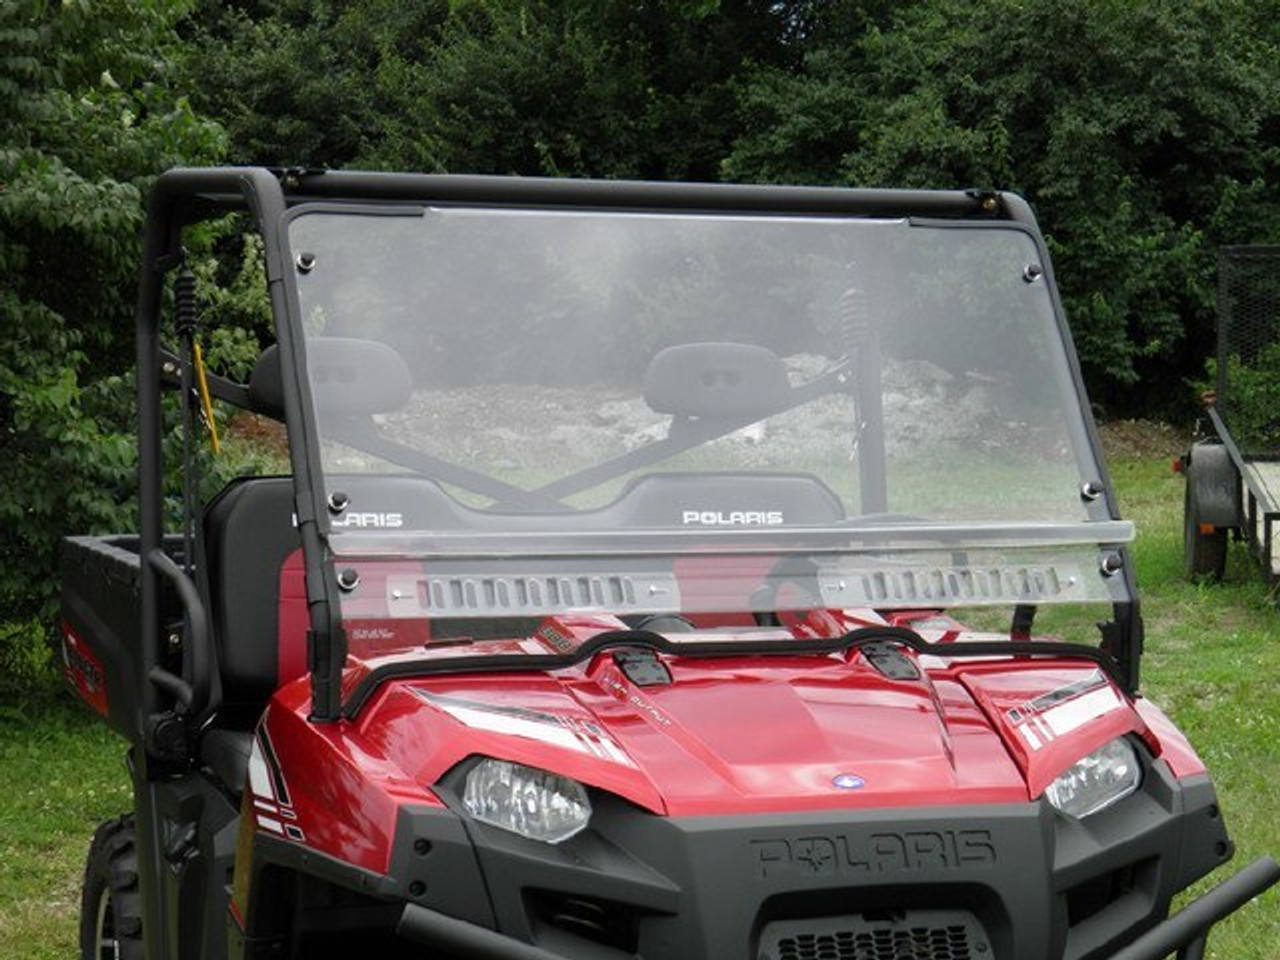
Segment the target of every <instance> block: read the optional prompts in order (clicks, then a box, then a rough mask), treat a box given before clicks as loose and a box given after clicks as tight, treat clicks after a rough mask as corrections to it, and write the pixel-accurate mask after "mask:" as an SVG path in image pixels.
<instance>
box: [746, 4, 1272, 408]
mask: <svg viewBox="0 0 1280 960" xmlns="http://www.w3.org/2000/svg"><path fill="white" fill-rule="evenodd" d="M819 20H820V22H819V25H818V27H816V28H815V29H814V31H813V32H812V34H811V35H812V37H813V38H814V39H813V42H812V43H811V44H809V45H807V48H806V49H805V53H804V59H803V65H802V67H801V69H800V70H798V71H796V70H779V69H766V70H759V71H755V72H754V74H753V75H752V76H750V77H749V79H748V80H747V82H745V83H744V85H743V92H742V105H743V114H742V115H743V122H744V130H743V132H742V135H741V136H740V137H739V139H738V140H737V142H736V143H735V145H734V149H733V151H732V152H731V153H730V154H729V156H728V158H727V159H726V161H725V164H724V172H725V174H726V175H727V176H728V177H730V178H733V179H749V180H794V179H804V180H809V181H814V182H826V183H842V184H851V185H860V186H908V187H910V186H915V187H956V186H969V185H975V186H984V187H987V186H993V187H1001V188H1008V189H1013V190H1016V191H1019V192H1022V193H1025V194H1026V195H1027V196H1029V197H1030V198H1032V200H1033V201H1035V203H1036V205H1037V209H1038V216H1039V219H1040V221H1041V223H1042V225H1043V226H1044V227H1045V229H1046V232H1047V233H1048V234H1049V241H1050V249H1051V251H1052V253H1053V255H1054V258H1055V260H1056V262H1057V267H1058V273H1059V276H1060V280H1061V284H1062V289H1063V295H1064V300H1065V303H1066V307H1067V312H1068V316H1069V318H1070V319H1071V321H1072V327H1073V329H1074V331H1075V334H1076V341H1077V346H1078V348H1079V351H1080V354H1081V359H1082V361H1083V364H1084V367H1085V372H1086V376H1087V377H1088V379H1089V381H1090V385H1091V387H1092V388H1093V393H1094V395H1095V399H1097V400H1105V401H1106V402H1107V403H1108V404H1114V405H1116V406H1124V407H1126V408H1128V409H1130V410H1135V409H1136V410H1141V409H1143V408H1144V407H1146V408H1150V407H1152V406H1156V407H1159V406H1161V405H1162V404H1163V405H1167V404H1169V403H1170V402H1171V401H1173V400H1174V398H1175V391H1176V387H1177V384H1179V383H1180V382H1181V376H1186V375H1188V374H1190V373H1192V372H1193V371H1194V370H1195V369H1197V368H1198V367H1199V366H1200V360H1199V357H1202V356H1203V355H1204V354H1205V353H1206V352H1208V349H1207V348H1208V346H1209V344H1210V342H1211V336H1212V329H1213V290H1214V283H1213V250H1214V248H1215V247H1216V246H1217V245H1218V244H1220V243H1227V242H1245V241H1247V240H1254V239H1265V238H1267V237H1271V238H1272V239H1274V238H1276V237H1277V236H1280V197H1277V195H1276V193H1275V191H1274V189H1272V190H1268V189H1267V187H1266V184H1267V183H1274V182H1275V178H1276V175H1277V173H1278V172H1280V169H1278V168H1280V147H1278V146H1277V139H1276V137H1275V135H1274V134H1275V131H1276V130H1277V129H1280V82H1278V81H1280V50H1278V49H1277V40H1278V39H1280V33H1278V32H1277V28H1276V26H1275V21H1274V19H1268V18H1267V17H1265V16H1264V15H1263V14H1262V12H1261V9H1260V8H1259V7H1257V5H1253V4H1248V3H1245V2H1228V3H1219V2H1208V0H1197V2H1191V3H1179V4H1173V3H1153V4H1133V3H1127V2H1122V0H1111V2H1103V3H1097V2H1092V0H1069V2H1065V3H1064V2H1062V0H1030V2H1022V0H1001V2H995V3H987V4H970V3H967V2H964V0H930V2H922V3H913V4H910V5H908V6H906V7H903V8H900V9H899V10H897V11H896V12H895V13H894V14H893V15H892V16H891V17H888V18H881V19H880V20H879V21H878V22H874V21H873V22H872V23H871V28H870V29H867V23H866V22H865V21H857V20H855V19H853V18H847V16H846V14H845V13H844V12H837V13H834V14H833V15H832V16H830V17H820V18H819ZM846 25H848V26H846ZM1246 197H1247V198H1248V199H1247V200H1246V199H1245V198H1246ZM1171 368H1172V369H1171ZM1170 373H1174V374H1175V376H1172V377H1170V376H1169V374H1170ZM1178 374H1180V375H1181V376H1178ZM1153 381H1154V382H1155V383H1156V384H1164V385H1165V386H1164V387H1163V389H1161V388H1160V387H1158V386H1157V387H1155V388H1154V389H1149V390H1137V389H1135V388H1136V387H1138V385H1139V384H1149V383H1152V382H1153ZM1165 409H1168V407H1167V406H1166V407H1165Z"/></svg>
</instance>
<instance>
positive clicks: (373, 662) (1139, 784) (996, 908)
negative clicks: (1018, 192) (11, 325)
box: [63, 169, 1280, 960]
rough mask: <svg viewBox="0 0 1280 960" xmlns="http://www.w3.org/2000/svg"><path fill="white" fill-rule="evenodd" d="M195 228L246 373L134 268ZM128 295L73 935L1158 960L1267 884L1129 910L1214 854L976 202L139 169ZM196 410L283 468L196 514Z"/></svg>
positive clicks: (1201, 786) (991, 225)
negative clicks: (170, 478) (107, 785)
mask: <svg viewBox="0 0 1280 960" xmlns="http://www.w3.org/2000/svg"><path fill="white" fill-rule="evenodd" d="M230 212H242V213H247V214H249V216H250V218H251V219H252V221H253V224H254V226H255V227H256V228H257V230H258V231H259V233H260V235H261V237H262V241H263V249H264V251H265V259H266V264H265V274H266V283H267V287H268V290H269V294H270V302H271V305H272V310H273V315H274V328H275V329H274V333H275V340H274V342H272V343H266V344H263V345H262V346H263V347H264V349H263V350H262V353H261V355H260V357H259V358H258V360H257V362H256V364H255V365H254V367H253V370H252V374H251V376H249V378H248V381H247V383H237V382H232V381H230V380H226V379H222V378H220V377H216V376H213V375H212V374H209V373H208V372H207V371H204V370H203V368H202V366H201V362H200V352H199V351H198V349H196V348H197V345H198V337H197V333H196V327H197V324H196V321H195V318H196V310H195V305H194V303H193V300H192V291H191V285H190V282H189V281H188V280H187V279H185V278H184V277H183V275H182V273H181V271H180V267H181V264H182V259H183V254H182V237H183V231H184V230H185V229H186V228H188V227H190V226H192V225H194V224H197V223H200V222H202V221H205V220H208V219H211V218H216V217H220V216H223V215H225V214H227V213H230ZM170 277H176V279H174V281H173V283H174V288H175V289H174V296H173V303H174V304H175V314H176V323H175V325H174V329H175V330H176V331H177V333H178V335H179V338H180V341H181V342H180V343H179V344H177V345H175V346H176V347H177V350H176V352H174V353H170V352H167V351H165V350H164V349H163V348H162V346H161V343H160V331H161V329H162V326H161V306H162V304H164V303H165V302H166V297H165V284H166V282H167V281H168V279H169V278H170ZM139 291H140V292H139V304H138V320H137V324H138V325H137V331H138V335H137V345H138V358H137V363H138V368H137V369H138V404H139V453H140V457H139V460H140V490H141V509H140V517H141V528H140V532H139V534H138V535H136V536H116V537H74V538H70V539H68V540H67V541H66V543H65V545H64V554H63V555H64V561H63V564H64V567H63V569H64V587H63V627H64V638H63V655H64V662H65V666H66V676H67V680H68V682H69V683H70V684H71V685H72V686H73V688H74V689H75V690H76V692H77V693H78V694H79V695H80V696H81V697H82V698H83V699H84V701H85V703H86V704H87V705H88V706H89V708H90V709H92V710H93V711H94V712H95V713H97V714H98V715H99V716H100V717H101V718H102V720H103V721H104V722H105V723H107V724H108V725H110V726H111V728H112V729H114V730H115V731H117V732H118V733H119V734H120V735H121V736H122V738H123V739H124V740H125V741H126V742H127V744H128V753H127V757H128V768H129V775H130V778H131V782H132V786H133V798H134V803H133V809H132V810H130V811H127V812H124V814H123V815H122V816H121V817H119V818H117V819H115V820H112V821H109V822H107V823H105V824H103V825H102V827H101V828H100V829H99V830H98V832H97V835H96V836H95V838H94V842H93V844H92V846H91V849H90V852H89V857H88V863H87V867H86V873H85V887H84V895H83V907H82V925H81V956H82V958H83V960H211V958H223V957H227V958H231V960H297V958H309V960H327V958H332V960H347V958H349V957H351V956H353V955H355V954H357V953H358V954H363V955H374V956H379V957H387V958H437V957H466V958H487V960H818V958H821V960H828V958H832V960H867V958H873V960H1103V958H1107V960H1160V958H1163V957H1164V956H1165V955H1166V954H1168V953H1170V952H1172V951H1177V952H1178V953H1179V956H1180V957H1181V958H1183V960H1190V958H1199V957H1202V956H1203V955H1204V949H1205V943H1206V937H1207V935H1208V930H1209V928H1210V927H1211V926H1212V924H1213V923H1215V922H1216V921H1217V920H1219V919H1221V918H1222V917H1223V916H1225V915H1227V914H1228V913H1230V912H1232V911H1233V910H1235V909H1237V908H1238V907H1239V906H1241V905H1242V904H1243V903H1245V902H1247V901H1248V900H1249V899H1250V898H1252V897H1254V896H1257V895H1258V894H1259V893H1262V892H1263V891H1265V890H1267V889H1268V888H1269V887H1270V886H1271V885H1273V884H1274V883H1275V882H1276V880H1277V878H1278V877H1280V866H1277V864H1276V863H1275V862H1274V861H1273V860H1271V859H1269V858H1263V859H1261V860H1259V861H1257V862H1255V863H1254V864H1252V865H1250V866H1247V867H1245V868H1244V869H1242V870H1241V871H1240V872H1239V873H1237V874H1236V875H1235V876H1234V877H1232V878H1231V879H1229V880H1226V881H1225V882H1223V883H1221V884H1219V885H1218V886H1217V887H1215V888H1213V889H1212V890H1210V891H1208V892H1206V893H1204V894H1203V895H1202V896H1201V897H1200V898H1199V899H1197V900H1196V901H1194V902H1193V903H1192V904H1190V905H1189V906H1188V907H1186V908H1185V909H1184V910H1183V911H1182V912H1180V913H1178V914H1177V915H1176V916H1173V917H1169V916H1168V913H1169V908H1170V903H1171V901H1172V899H1173V898H1174V896H1175V895H1177V894H1178V893H1179V892H1181V891H1183V890H1185V889H1186V888H1187V887H1189V886H1190V885H1191V884H1193V883H1195V882H1196V881H1197V880H1199V879H1200V878H1202V877H1204V876H1206V875H1207V874H1209V873H1210V872H1212V871H1214V870H1215V869H1217V868H1218V867H1220V866H1222V865H1223V864H1225V863H1226V862H1227V861H1228V860H1229V859H1230V857H1231V855H1232V844H1231V841H1230V839H1229V837H1228V834H1227V831H1226V827H1225V825H1224V818H1223V815H1222V812H1221V810H1220V809H1219V806H1218V801H1217V798H1216V795H1215V792H1214V788H1213V785H1212V782H1211V781H1210V779H1209V776H1208V773H1207V771H1206V770H1205V768H1204V765H1203V764H1202V763H1201V761H1200V759H1199V758H1198V757H1197V756H1196V754H1195V751H1194V749H1193V748H1192V747H1191V745H1190V744H1189V743H1188V742H1187V740H1186V739H1185V737H1184V736H1183V735H1182V734H1181V733H1180V732H1179V731H1178V730H1177V729H1176V727H1174V725H1173V724H1172V723H1171V722H1170V720H1169V719H1168V718H1167V717H1166V716H1165V715H1164V714H1163V713H1162V712H1161V711H1160V709H1159V708H1158V707H1157V706H1155V705H1154V704H1152V703H1151V702H1150V701H1149V700H1147V699H1145V698H1144V697H1142V696H1141V695H1140V693H1139V681H1140V676H1139V667H1140V655H1141V650H1142V640H1143V621H1142V617H1141V614H1140V609H1139V600H1138V594H1137V584H1136V581H1135V579H1134V573H1133V565H1132V563H1131V561H1130V557H1129V544H1130V542H1131V541H1132V538H1133V534H1134V531H1133V527H1132V525H1131V524H1129V523H1127V522H1126V521H1124V520H1123V519H1122V518H1121V517H1120V515H1119V512H1118V508H1117V505H1116V501H1115V498H1114V496H1113V494H1112V491H1111V485H1110V482H1109V480H1108V476H1107V471H1106V467H1105V465H1104V464H1103V462H1102V458H1101V453H1100V445H1099V442H1098V437H1097V433H1096V430H1095V428H1094V424H1093V422H1092V419H1091V416H1090V413H1089V405H1088V403H1087V401H1086V398H1085V395H1084V391H1083V386H1082V381H1081V377H1080V371H1079V368H1078V365H1077V362H1076V359H1075V354H1074V351H1073V348H1072V345H1071V339H1070V335H1069V332H1068V329H1067V326H1066V323H1065V320H1064V317H1063V314H1062V309H1061V304H1060V303H1059V300H1058V296H1057V293H1056V288H1055V286H1054V283H1053V275H1052V270H1051V268H1050V264H1049V258H1048V253H1047V250H1046V248H1045V244H1044V241H1043V238H1042V237H1041V235H1040V232H1039V230H1038V228H1037V226H1036V223H1035V220H1034V218H1033V216H1032V214H1031V211H1030V208H1029V207H1028V206H1027V204H1026V203H1025V202H1024V201H1022V200H1021V199H1020V198H1019V197H1017V196H1014V195H1011V194H997V193H980V192H960V191H955V192H915V191H860V190H826V189H805V188H789V187H747V186H706V185H688V184H642V183H616V182H610V183H599V182H584V181H543V180H524V179H502V178H483V177H481V178H475V177H449V176H417V175H400V174H360V173H346V172H334V173H311V172H305V171H297V172H273V171H268V170H263V169H209V170H175V171H171V172H169V173H166V174H165V175H163V176H162V177H160V178H159V180H158V182H157V184H156V187H155V189H154V191H153V193H152V196H151V200H150V206H149V211H148V217H147V229H146V241H145V247H144V260H143V264H142V271H141V281H140V288H139ZM169 384H175V385H176V387H177V389H178V393H179V399H180V402H179V404H178V405H177V406H178V410H177V413H176V414H175V413H173V412H172V411H171V412H170V414H169V415H168V416H169V417H173V416H177V417H179V418H180V419H181V421H182V423H183V433H184V436H185V437H186V440H187V442H186V443H185V444H184V445H183V446H184V451H185V454H184V456H185V459H186V461H187V462H185V463H183V464H182V467H183V469H182V470H181V476H182V487H183V489H181V490H175V489H172V487H166V485H165V482H164V477H165V472H164V470H163V469H162V466H163V465H162V452H163V450H164V445H162V443H161V437H162V436H163V433H164V423H165V421H166V416H165V413H164V411H165V404H163V403H162V392H163V390H164V388H165V387H166V385H169ZM206 393H207V394H209V395H212V396H213V397H216V398H218V400H219V401H220V402H223V403H227V404H230V405H231V406H232V407H235V408H238V410H239V411H240V412H239V413H238V414H236V416H237V417H252V418H257V419H255V420H254V421H253V422H254V423H258V421H259V420H261V421H262V422H265V423H270V422H272V421H275V422H277V423H279V424H282V425H283V428H282V429H283V430H284V435H285V436H286V437H287V454H288V456H287V460H285V461H283V462H279V463H277V464H276V469H275V471H274V472H272V471H268V472H260V473H255V474H252V475H245V476H241V477H238V478H236V479H234V480H232V481H231V482H230V483H228V484H227V485H226V486H225V487H224V488H223V489H222V490H220V491H218V492H217V493H216V494H215V495H213V496H211V497H209V498H207V501H205V502H202V498H201V496H200V492H201V490H200V483H199V478H198V475H197V474H198V471H197V470H196V469H195V467H196V462H195V457H194V451H195V449H196V448H197V447H198V445H199V442H200V439H199V437H198V436H197V432H198V426H197V423H196V421H197V417H196V416H195V414H196V412H197V409H198V407H199V406H200V405H202V403H203V404H207V403H208V402H210V401H208V400H207V399H205V400H201V399H198V398H200V397H201V395H202V394H206ZM175 514H180V516H181V521H180V522H174V521H173V520H172V519H170V522H169V523H166V522H165V521H166V517H170V518H172V517H173V516H174V515H175ZM1048 606H1054V607H1057V608H1058V610H1059V612H1062V613H1063V616H1068V614H1069V611H1071V610H1077V611H1078V613H1079V615H1078V616H1076V617H1075V619H1074V620H1068V621H1062V622H1071V623H1074V624H1075V625H1074V626H1072V627H1069V628H1068V636H1067V638H1066V640H1065V641H1064V640H1060V639H1054V638H1051V637H1046V636H1042V635H1038V634H1037V633H1036V614H1037V610H1038V609H1040V608H1042V607H1048ZM961 617H964V618H966V619H968V618H969V617H974V618H977V619H978V620H981V621H982V622H983V623H984V624H985V626H984V627H983V628H982V629H978V628H975V627H969V626H965V625H964V623H963V622H962V620H961V619H960V618H961Z"/></svg>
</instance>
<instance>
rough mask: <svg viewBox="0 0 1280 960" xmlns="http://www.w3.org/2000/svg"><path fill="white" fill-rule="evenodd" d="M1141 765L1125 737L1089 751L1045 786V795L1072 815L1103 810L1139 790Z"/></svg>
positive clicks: (1052, 802)
mask: <svg viewBox="0 0 1280 960" xmlns="http://www.w3.org/2000/svg"><path fill="white" fill-rule="evenodd" d="M1141 782H1142V768H1141V767H1140V766H1139V765H1138V755H1137V754H1136V753H1135V752H1134V750H1133V747H1132V746H1130V745H1129V742H1128V741H1127V740H1124V739H1119V740H1112V741H1111V742H1110V743H1108V744H1107V745H1106V746H1104V747H1101V748H1099V749H1097V750H1095V751H1093V753H1091V754H1089V755H1088V756H1087V757H1085V758H1084V759H1083V760H1081V761H1080V762H1079V763H1077V764H1076V765H1075V766H1073V767H1071V768H1070V769H1069V770H1067V771H1066V772H1065V773H1063V774H1062V775H1061V776H1059V777H1058V779H1056V780H1054V781H1053V783H1051V784H1049V786H1048V787H1047V788H1046V789H1045V791H1044V795H1045V798H1046V799H1047V800H1048V801H1049V802H1050V803H1051V804H1053V805H1054V806H1055V807H1057V808H1058V809H1059V810H1061V811H1062V812H1063V813H1065V814H1067V815H1068V816H1071V817H1077V818H1079V817H1087V816H1089V814H1091V813H1097V812H1098V811H1099V810H1105V809H1106V808H1107V807H1109V806H1111V805H1112V804H1113V803H1116V802H1117V801H1119V800H1123V799H1124V798H1125V797H1127V796H1129V794H1131V793H1133V792H1134V791H1135V790H1137V789H1138V784H1139V783H1141Z"/></svg>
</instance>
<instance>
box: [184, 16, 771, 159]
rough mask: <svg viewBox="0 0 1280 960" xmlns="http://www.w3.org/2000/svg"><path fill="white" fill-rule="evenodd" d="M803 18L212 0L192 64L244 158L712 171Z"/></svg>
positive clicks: (199, 26)
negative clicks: (759, 79) (751, 69)
mask: <svg viewBox="0 0 1280 960" xmlns="http://www.w3.org/2000/svg"><path fill="white" fill-rule="evenodd" d="M793 28H794V17H792V16H791V15H790V13H789V11H788V10H787V9H785V7H784V6H783V5H778V4H774V3H769V2H764V0H736V2H728V0H725V2H715V0H651V2H646V3H640V4H637V3H633V2H629V0H567V2H565V0H531V2H518V3H517V2H510V0H452V2H445V0H437V2H434V3H423V4H412V5H404V4H399V3H392V2H390V0H364V2H361V3H353V4H336V3H330V2H320V3H311V2H306V3H304V2H302V0H285V2H283V3H280V4H273V5H265V4H262V5H258V4H237V5H232V6H227V5H224V4H221V3H213V2H206V3H204V4H202V6H201V8H200V13H199V15H198V16H196V17H193V18H192V19H191V26H190V27H189V31H190V34H191V36H192V39H193V41H194V42H193V44H192V47H191V49H190V51H189V55H188V58H187V60H186V68H187V70H188V71H189V73H190V75H191V76H192V77H193V89H194V90H196V91H198V92H197V94H196V96H197V103H198V104H199V106H200V107H201V109H203V110H205V111H207V112H209V113H210V114H212V115H215V116H218V117H220V118H222V119H223V120H224V121H225V123H226V124H227V127H228V130H229V131H230V133H231V136H232V142H233V155H234V156H235V157H236V159H238V160H241V161H245V162H255V163H271V164H277V165H325V166H348V165H349V166H354V167H366V168H374V169H400V170H417V171H425V172H435V171H450V172H455V173H503V174H506V173H516V174H524V175H531V174H542V175H553V176H583V175H593V176H603V177H636V176H639V177H650V178H669V179H707V178H709V177H713V176H714V175H715V171H716V169H717V166H718V164H719V162H720V159H721V157H722V156H723V155H724V153H725V151H727V150H728V149H729V145H730V143H731V141H732V137H733V133H734V130H735V128H736V118H735V112H736V111H735V100H736V95H735V87H734V84H735V83H736V78H737V76H738V75H739V74H740V72H741V71H742V69H743V68H744V66H745V65H746V64H748V63H761V64H773V63H782V62H784V61H786V60H787V59H789V58H790V56H791V52H790V50H789V48H788V47H787V46H786V44H785V42H784V41H785V38H786V36H787V35H788V31H790V30H792V29H793Z"/></svg>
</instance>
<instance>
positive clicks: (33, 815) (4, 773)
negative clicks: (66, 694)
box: [0, 704, 131, 960]
mask: <svg viewBox="0 0 1280 960" xmlns="http://www.w3.org/2000/svg"><path fill="white" fill-rule="evenodd" d="M29 712H30V716H29V717H23V716H22V714H21V712H20V711H15V710H6V711H5V712H4V714H3V715H2V717H0V945H2V946H0V954H3V955H4V956H5V957H11V958H13V960H28V958H30V960H46V958H47V960H53V958H55V957H56V958H62V960H69V958H71V957H76V956H79V953H78V948H77V943H76V930H77V923H78V920H79V914H80V878H81V874H82V872H83V870H84V856H85V852H86V851H87V850H88V846H89V838H90V837H91V836H92V835H93V831H94V829H95V828H96V827H97V825H98V824H99V823H100V822H101V821H103V820H106V819H108V818H109V817H112V816H115V815H117V814H119V813H121V812H123V811H125V810H127V809H128V808H129V807H130V804H131V801H130V794H129V788H128V781H127V775H126V773H125V768H124V763H123V757H124V744H123V741H121V740H120V739H119V738H118V737H116V736H115V735H114V734H112V733H111V732H110V731H108V730H107V728H106V727H105V726H103V725H101V724H99V723H97V722H96V721H94V720H92V719H91V718H90V717H89V716H88V715H87V714H85V713H83V712H81V711H80V710H79V709H78V708H76V707H72V706H70V705H53V706H50V705H47V704H46V705H42V706H38V707H32V708H30V711H29Z"/></svg>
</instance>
